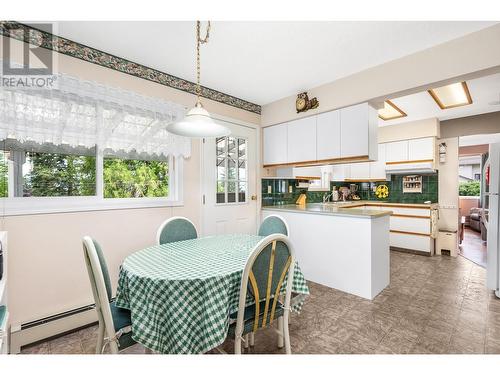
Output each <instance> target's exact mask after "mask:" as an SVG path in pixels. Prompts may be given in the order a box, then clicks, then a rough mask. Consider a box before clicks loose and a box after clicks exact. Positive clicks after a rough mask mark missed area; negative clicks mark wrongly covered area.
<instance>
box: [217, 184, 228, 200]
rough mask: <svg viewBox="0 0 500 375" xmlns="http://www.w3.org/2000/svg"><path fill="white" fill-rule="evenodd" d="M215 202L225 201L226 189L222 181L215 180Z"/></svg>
mask: <svg viewBox="0 0 500 375" xmlns="http://www.w3.org/2000/svg"><path fill="white" fill-rule="evenodd" d="M216 195H217V197H216V198H217V199H216V200H217V203H226V189H225V182H224V181H217V193H216Z"/></svg>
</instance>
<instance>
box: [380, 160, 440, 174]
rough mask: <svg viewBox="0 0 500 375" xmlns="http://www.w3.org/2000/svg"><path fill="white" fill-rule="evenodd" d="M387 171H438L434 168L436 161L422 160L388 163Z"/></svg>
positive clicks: (405, 172) (426, 172)
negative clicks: (417, 161)
mask: <svg viewBox="0 0 500 375" xmlns="http://www.w3.org/2000/svg"><path fill="white" fill-rule="evenodd" d="M385 171H386V173H387V174H419V173H420V174H428V173H436V169H435V168H434V163H433V162H432V161H429V162H420V163H415V162H412V163H397V164H390V163H388V164H386V166H385Z"/></svg>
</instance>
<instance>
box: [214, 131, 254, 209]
mask: <svg viewBox="0 0 500 375" xmlns="http://www.w3.org/2000/svg"><path fill="white" fill-rule="evenodd" d="M230 137H233V138H235V139H236V141H237V140H238V139H243V140H244V141H245V158H244V160H245V165H246V167H245V170H246V174H247V176H246V179H245V181H241V180H240V179H239V178H238V179H236V180H229V179H228V178H226V179H225V180H224V195H225V202H223V203H217V184H218V182H219V181H221V180H219V178H218V173H217V159H220V158H219V157H218V156H217V139H216V140H215V186H216V187H215V205H216V206H237V205H245V204H249V200H248V191H249V187H248V137H243V136H231V135H228V136H225V137H224V138H226V140H227V139H228V138H230ZM218 138H222V137H218ZM227 144H228V143H227V141H226V147H227ZM236 152H238V151H236ZM236 155H238V154H236ZM224 159H225V160H226V163H225V167H224V168H225V169H226V174H227V172H228V167H227V160H228V157H226V156H225V157H224ZM238 161H239V157H238V156H237V157H236V170H238V169H239V168H238ZM238 173H239V172H238ZM238 177H239V174H238ZM230 181H231V182H235V183H236V193H235V194H236V201H235V202H228V201H227V197H228V189H227V185H228V182H230ZM240 182H245V187H246V189H245V201H242V202H240V201H239V200H238V199H239V198H238V194H239V193H238V187H239V185H238V184H239V183H240Z"/></svg>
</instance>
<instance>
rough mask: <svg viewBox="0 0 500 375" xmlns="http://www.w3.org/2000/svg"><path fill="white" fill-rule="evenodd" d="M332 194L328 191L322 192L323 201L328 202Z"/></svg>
mask: <svg viewBox="0 0 500 375" xmlns="http://www.w3.org/2000/svg"><path fill="white" fill-rule="evenodd" d="M332 195H333V193H330V194H328V193H325V194H323V203H326V202H328V201H329V200H330V198H331V196H332Z"/></svg>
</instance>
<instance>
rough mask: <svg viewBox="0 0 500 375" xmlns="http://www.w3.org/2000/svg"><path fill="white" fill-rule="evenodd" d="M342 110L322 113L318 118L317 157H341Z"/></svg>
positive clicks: (319, 158) (318, 158)
mask: <svg viewBox="0 0 500 375" xmlns="http://www.w3.org/2000/svg"><path fill="white" fill-rule="evenodd" d="M340 127H341V125H340V111H331V112H325V113H321V114H319V115H318V116H317V119H316V159H317V160H329V159H337V158H340Z"/></svg>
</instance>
